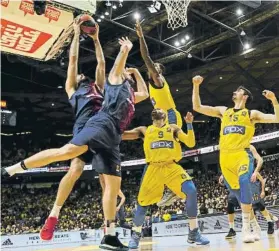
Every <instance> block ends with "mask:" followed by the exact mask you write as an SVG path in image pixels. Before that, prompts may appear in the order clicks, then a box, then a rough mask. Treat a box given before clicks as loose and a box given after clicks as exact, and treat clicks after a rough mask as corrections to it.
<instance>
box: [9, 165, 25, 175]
mask: <svg viewBox="0 0 279 251" xmlns="http://www.w3.org/2000/svg"><path fill="white" fill-rule="evenodd" d="M5 170H6V171H7V173H8V174H9V175H10V176H13V175H15V174H16V173H23V172H24V169H23V168H22V167H21V166H20V163H17V164H15V165H13V166H9V167H6V168H5Z"/></svg>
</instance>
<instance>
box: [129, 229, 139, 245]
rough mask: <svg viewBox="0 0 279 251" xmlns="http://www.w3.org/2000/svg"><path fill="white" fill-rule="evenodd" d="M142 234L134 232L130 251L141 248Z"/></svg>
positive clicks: (130, 242)
mask: <svg viewBox="0 0 279 251" xmlns="http://www.w3.org/2000/svg"><path fill="white" fill-rule="evenodd" d="M140 237H141V234H140V233H137V232H135V231H132V236H131V240H130V241H129V245H128V246H129V248H130V249H137V248H138V247H139V242H140Z"/></svg>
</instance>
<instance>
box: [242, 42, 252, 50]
mask: <svg viewBox="0 0 279 251" xmlns="http://www.w3.org/2000/svg"><path fill="white" fill-rule="evenodd" d="M250 48H251V45H250V44H249V43H245V44H244V45H243V49H244V50H249V49H250Z"/></svg>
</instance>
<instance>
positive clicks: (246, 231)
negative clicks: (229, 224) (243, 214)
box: [242, 226, 255, 243]
mask: <svg viewBox="0 0 279 251" xmlns="http://www.w3.org/2000/svg"><path fill="white" fill-rule="evenodd" d="M242 239H243V242H244V243H254V242H255V238H254V236H253V235H252V233H251V228H250V226H246V227H242Z"/></svg>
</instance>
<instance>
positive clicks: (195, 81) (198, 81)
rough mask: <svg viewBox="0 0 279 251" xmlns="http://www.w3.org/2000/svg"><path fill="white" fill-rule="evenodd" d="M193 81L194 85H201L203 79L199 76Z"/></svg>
mask: <svg viewBox="0 0 279 251" xmlns="http://www.w3.org/2000/svg"><path fill="white" fill-rule="evenodd" d="M192 81H193V84H194V85H200V84H201V83H202V82H203V77H202V76H199V75H197V76H195V77H193V80H192Z"/></svg>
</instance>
